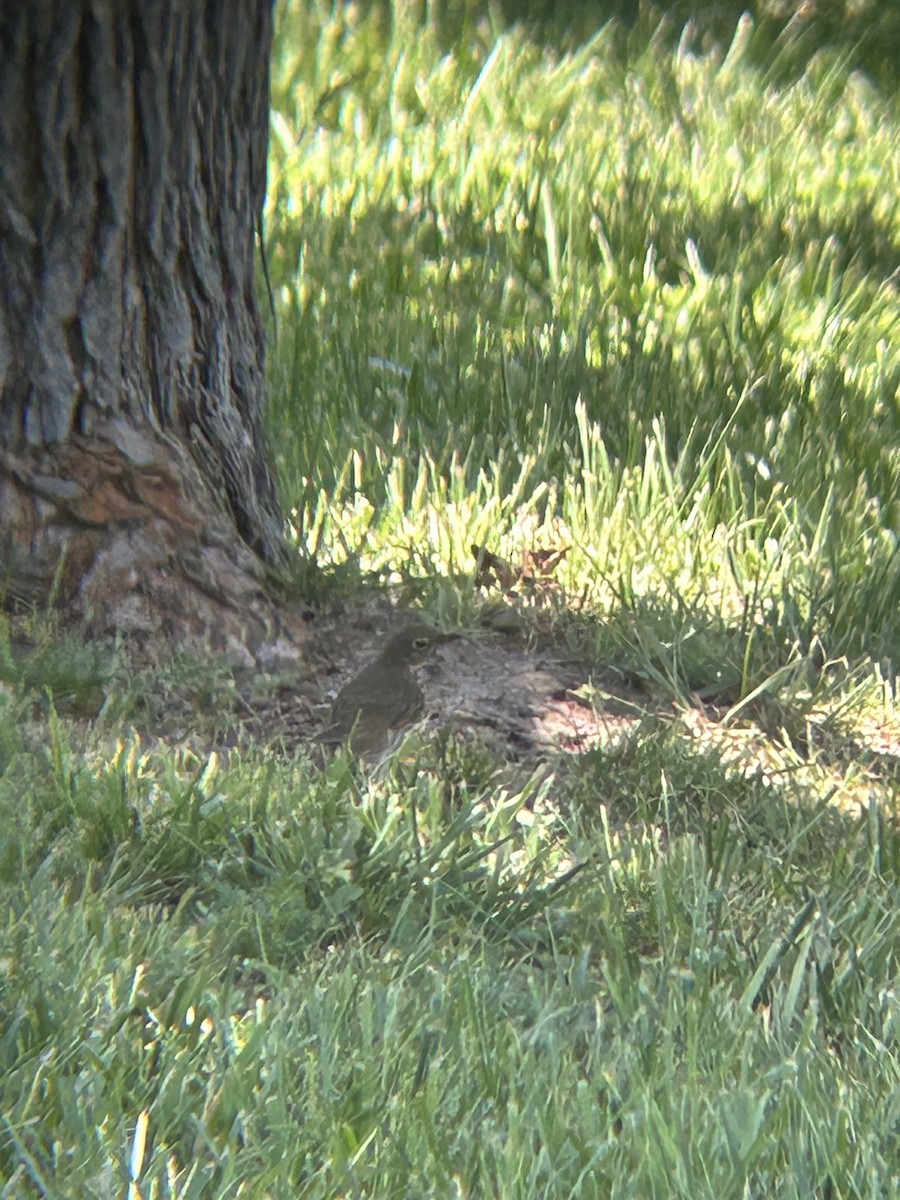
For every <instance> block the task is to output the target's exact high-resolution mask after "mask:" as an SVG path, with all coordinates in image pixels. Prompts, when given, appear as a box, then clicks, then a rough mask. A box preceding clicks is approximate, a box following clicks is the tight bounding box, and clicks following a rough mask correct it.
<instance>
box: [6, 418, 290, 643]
mask: <svg viewBox="0 0 900 1200" xmlns="http://www.w3.org/2000/svg"><path fill="white" fill-rule="evenodd" d="M196 449H197V450H198V451H201V447H199V446H198V447H196ZM203 462H204V467H205V468H206V470H207V471H209V467H210V462H209V459H208V457H207V456H205V455H204V456H203ZM222 482H223V487H224V481H222ZM0 536H2V544H0V552H2V559H3V560H5V562H4V565H3V573H2V577H0V588H2V589H3V591H4V592H5V597H6V602H7V604H13V605H19V606H27V607H38V608H40V607H48V606H53V607H56V608H58V609H60V610H62V612H63V613H64V614H65V615H66V616H67V617H71V618H72V619H73V620H81V621H84V622H86V624H87V626H88V628H89V629H90V631H91V633H92V634H94V635H95V636H108V635H110V634H116V633H122V634H130V635H138V636H147V637H153V638H159V637H160V636H162V637H164V638H166V639H168V640H171V641H172V642H174V643H177V644H179V645H182V646H184V647H185V648H190V649H194V650H201V651H210V652H212V653H216V654H222V655H224V656H225V657H227V658H228V659H229V660H231V661H233V662H235V663H239V664H242V665H244V666H253V665H258V666H261V665H267V664H269V663H271V662H273V661H276V660H281V661H284V660H286V659H287V660H291V659H294V660H295V659H298V658H300V657H301V649H300V646H301V643H302V641H303V640H304V635H305V628H304V625H303V622H302V619H301V618H300V616H299V614H296V615H295V614H293V613H291V612H290V611H286V610H283V609H282V608H280V607H279V606H278V605H277V604H276V602H275V600H274V599H273V597H272V588H271V580H270V577H269V575H268V572H267V568H266V567H265V565H264V564H263V562H262V561H261V560H260V559H259V558H258V557H257V556H256V554H254V553H253V551H252V550H250V548H249V547H248V546H247V545H246V543H245V542H243V541H242V540H241V538H240V536H239V534H238V532H237V529H236V527H235V525H234V523H233V521H232V520H231V518H230V516H229V515H228V513H227V512H226V511H224V510H223V506H222V502H221V498H220V497H216V496H213V495H212V494H211V490H210V487H209V485H208V484H207V482H206V480H205V479H204V475H203V474H202V473H201V470H200V468H199V467H198V465H197V463H196V462H195V461H194V459H193V458H192V457H191V455H190V454H188V453H187V451H186V449H185V446H184V445H183V444H182V443H180V442H178V441H176V440H175V439H174V438H169V437H166V436H165V435H164V434H161V433H157V432H154V431H153V430H152V429H149V428H146V427H144V428H141V429H136V428H134V427H132V426H131V425H129V424H128V423H127V422H126V421H124V420H122V419H116V420H110V421H107V422H105V423H103V424H101V425H100V426H99V427H98V428H97V429H96V431H95V433H94V435H93V436H91V437H89V438H88V437H77V436H76V437H73V438H72V439H71V440H70V441H69V442H68V443H66V444H64V445H60V446H59V447H57V448H55V449H54V450H50V451H48V450H46V449H45V450H42V451H41V452H39V453H35V452H30V451H21V452H19V453H11V452H9V451H0Z"/></svg>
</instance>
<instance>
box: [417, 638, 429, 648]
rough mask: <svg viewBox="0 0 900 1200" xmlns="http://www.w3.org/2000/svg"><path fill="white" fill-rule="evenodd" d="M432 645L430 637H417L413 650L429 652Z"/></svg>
mask: <svg viewBox="0 0 900 1200" xmlns="http://www.w3.org/2000/svg"><path fill="white" fill-rule="evenodd" d="M430 645H431V638H430V637H417V638H415V639H414V640H413V648H414V649H415V650H427V649H428V647H429V646H430Z"/></svg>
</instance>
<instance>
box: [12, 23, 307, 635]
mask: <svg viewBox="0 0 900 1200" xmlns="http://www.w3.org/2000/svg"><path fill="white" fill-rule="evenodd" d="M271 39H272V11H271V0H241V3H235V2H234V0H27V2H22V3H8V4H4V5H3V6H2V11H0V538H2V541H0V554H2V559H3V560H4V561H3V566H4V567H5V571H4V573H3V578H0V588H4V589H5V592H6V596H7V599H8V600H9V599H12V600H14V601H19V602H24V603H26V604H32V603H38V604H46V603H47V601H48V599H50V598H52V599H55V600H56V601H57V602H58V603H59V604H60V605H61V606H63V607H64V608H65V610H66V611H68V612H70V613H72V614H74V615H80V616H84V617H85V618H86V619H87V620H88V621H89V622H90V624H91V626H92V628H93V629H94V630H95V631H96V632H109V631H112V630H121V631H126V632H128V631H135V632H141V633H144V634H150V635H155V634H159V633H166V634H169V635H171V636H174V637H176V638H180V639H185V638H186V639H189V640H193V641H199V642H202V643H205V644H210V645H212V646H213V647H216V648H220V649H223V650H229V651H232V652H236V653H237V654H238V655H239V656H240V657H243V658H245V659H246V658H247V657H248V653H249V657H250V658H251V659H257V658H258V657H259V655H260V654H261V653H264V647H265V646H266V645H267V644H268V645H270V646H271V644H272V643H273V642H274V641H277V638H278V633H279V630H278V615H277V612H276V609H275V608H274V606H273V604H272V603H271V601H270V600H269V599H268V597H267V588H266V578H267V574H268V572H267V568H268V567H271V566H275V565H277V564H278V563H279V562H280V561H281V560H282V556H283V554H284V549H283V542H282V521H281V516H280V514H279V510H278V503H277V498H276V494H275V488H274V484H273V480H272V475H271V473H270V471H269V467H268V463H267V456H266V453H265V448H264V445H263V435H262V426H261V405H262V400H263V389H264V345H263V332H262V326H261V321H260V315H259V311H258V305H257V301H256V294H255V282H254V246H255V239H256V234H257V231H258V230H259V221H260V214H261V211H262V205H263V200H264V195H265V168H266V145H267V130H268V100H269V93H268V82H269V54H270V50H271Z"/></svg>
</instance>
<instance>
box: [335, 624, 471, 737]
mask: <svg viewBox="0 0 900 1200" xmlns="http://www.w3.org/2000/svg"><path fill="white" fill-rule="evenodd" d="M454 636H455V635H454V634H448V633H442V632H441V631H440V630H439V629H434V628H433V627H432V626H431V625H426V624H425V623H424V622H423V621H416V622H414V623H413V624H411V625H407V626H406V628H405V629H401V630H400V631H399V632H398V633H395V634H393V636H392V637H390V638H389V640H388V642H387V644H386V645H385V647H384V649H383V650H382V651H381V653H380V654H379V655H378V656H377V657H376V658H373V659H372V661H371V662H370V663H369V664H368V665H367V666H365V667H363V669H362V670H361V671H360V673H359V674H358V675H357V676H355V677H354V678H353V679H351V680H350V681H349V683H345V684H344V686H343V687H342V688H341V690H340V691H339V692H338V694H337V697H336V699H335V701H334V705H333V707H332V709H331V724H330V725H329V726H328V728H327V729H326V730H324V731H323V732H322V733H321V734H320V735H319V739H318V740H319V741H320V742H324V743H325V744H326V745H329V746H340V745H343V744H344V743H345V742H346V743H347V744H348V745H349V747H350V750H351V752H352V753H353V754H356V755H359V756H360V757H362V758H374V757H376V756H378V755H380V754H383V753H384V752H385V751H386V750H387V749H388V748H389V747H390V746H391V743H392V742H393V740H394V738H395V736H396V734H397V733H399V732H400V731H401V730H403V729H405V728H406V727H407V726H408V725H412V724H413V722H414V721H416V720H418V718H419V717H420V716H421V715H422V713H423V711H424V708H425V697H424V696H423V695H422V689H421V688H420V687H419V685H418V684H417V683H416V681H415V679H414V678H413V675H412V671H411V668H412V667H414V666H415V665H416V663H419V662H422V661H423V659H425V658H426V657H427V655H428V653H429V651H431V650H432V649H433V648H434V647H435V646H437V645H439V644H440V643H441V642H448V641H450V640H451V639H452V638H453V637H454Z"/></svg>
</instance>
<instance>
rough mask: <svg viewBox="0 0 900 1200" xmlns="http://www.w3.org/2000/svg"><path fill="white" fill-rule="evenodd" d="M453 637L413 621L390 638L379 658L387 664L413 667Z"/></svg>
mask: <svg viewBox="0 0 900 1200" xmlns="http://www.w3.org/2000/svg"><path fill="white" fill-rule="evenodd" d="M455 637H456V634H453V633H444V632H442V630H440V629H435V628H434V626H433V625H426V624H425V622H424V621H413V622H412V623H411V624H409V625H407V626H405V628H403V629H400V630H398V632H397V633H395V634H394V635H393V636H392V637H391V638H390V640H389V641H388V643H387V645H386V646H385V648H384V650H382V652H381V656H380V657H381V658H382V660H384V661H386V662H389V663H397V664H403V665H404V666H413V665H414V664H415V663H419V662H422V661H423V659H425V658H427V656H428V654H429V653H430V652H431V650H432V649H433V648H434V647H435V646H439V645H440V644H441V643H442V642H449V641H452V640H453V639H454V638H455Z"/></svg>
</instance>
